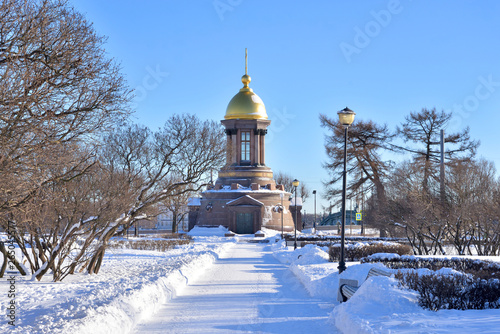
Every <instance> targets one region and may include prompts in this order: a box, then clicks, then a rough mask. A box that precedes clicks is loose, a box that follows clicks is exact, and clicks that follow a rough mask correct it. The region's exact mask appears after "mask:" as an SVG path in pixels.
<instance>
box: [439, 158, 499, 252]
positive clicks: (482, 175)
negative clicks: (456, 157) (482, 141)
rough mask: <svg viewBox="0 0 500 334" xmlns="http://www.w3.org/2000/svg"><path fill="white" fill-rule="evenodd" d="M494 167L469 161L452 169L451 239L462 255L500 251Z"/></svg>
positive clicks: (448, 236)
mask: <svg viewBox="0 0 500 334" xmlns="http://www.w3.org/2000/svg"><path fill="white" fill-rule="evenodd" d="M495 174H496V171H495V167H494V165H493V163H491V162H489V161H486V160H480V161H467V162H459V163H456V164H453V166H452V167H451V168H450V172H449V178H448V179H447V188H448V191H449V205H450V210H449V214H448V219H447V239H448V241H449V242H450V243H451V244H452V245H453V246H454V247H455V249H456V251H457V252H458V254H461V255H465V254H469V255H473V254H478V255H497V254H499V251H500V249H499V247H500V237H499V233H500V226H499V224H498V222H499V221H500V216H499V215H498V211H497V210H498V206H497V205H498V202H496V203H495V199H496V198H497V197H496V196H497V195H498V192H497V191H498V187H499V180H498V178H497V177H496V175H495Z"/></svg>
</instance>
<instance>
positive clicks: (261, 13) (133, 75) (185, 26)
mask: <svg viewBox="0 0 500 334" xmlns="http://www.w3.org/2000/svg"><path fill="white" fill-rule="evenodd" d="M71 3H72V4H73V5H74V6H75V8H76V9H77V10H79V11H80V12H82V13H84V14H85V15H86V17H87V19H88V20H89V21H92V22H93V23H94V27H95V29H96V30H97V32H98V33H99V34H101V35H106V36H108V43H107V44H106V50H107V52H108V53H109V55H110V56H111V57H113V58H115V59H116V60H118V61H119V62H120V63H121V65H122V67H123V73H124V74H125V76H126V78H127V80H128V82H129V84H130V86H131V87H132V88H135V89H136V95H137V96H136V99H135V101H134V106H135V109H136V112H135V114H134V119H135V121H136V122H138V123H141V124H145V125H147V126H149V127H151V128H153V129H156V128H158V127H160V126H161V125H162V124H163V123H164V122H165V120H166V119H167V118H169V117H170V116H171V115H172V114H174V113H194V114H197V115H198V116H199V117H200V118H201V119H215V120H220V119H223V117H224V114H225V110H226V107H227V104H228V103H229V101H230V99H231V98H232V97H233V96H234V95H235V94H236V93H237V92H238V90H239V89H240V88H241V81H240V78H241V76H242V75H243V74H244V53H245V48H248V58H249V60H248V72H249V75H250V76H251V77H252V83H251V84H250V86H251V87H252V88H253V89H254V92H255V93H257V94H258V95H259V96H260V97H261V98H262V100H263V101H264V103H265V105H266V109H267V112H268V115H269V118H270V119H271V121H272V123H271V126H270V127H269V133H268V137H267V143H266V163H267V165H268V166H270V167H271V168H272V169H273V170H274V171H278V170H281V171H284V172H287V173H289V174H291V175H292V176H294V177H296V178H297V179H299V180H300V181H303V182H306V183H307V184H308V186H309V188H310V189H311V190H312V189H317V190H318V211H320V210H321V209H320V205H321V204H326V202H325V201H324V200H323V197H322V193H323V186H322V181H323V180H325V179H327V173H326V171H325V170H324V169H323V168H322V163H323V162H324V161H325V159H326V156H325V153H324V136H325V133H326V132H325V130H324V129H323V128H321V127H320V123H319V118H318V115H319V114H320V113H324V114H327V115H331V116H332V117H337V116H336V112H337V111H338V110H341V109H343V108H344V107H345V106H348V107H349V108H350V109H352V110H354V111H355V112H356V113H357V116H356V117H357V119H364V120H369V119H371V120H373V121H376V122H378V123H386V124H388V125H389V126H390V127H391V128H394V127H395V126H396V125H398V124H400V123H401V122H402V121H403V120H404V117H405V116H406V115H408V114H409V113H410V111H419V110H420V109H422V108H424V107H426V108H434V107H435V108H437V109H438V110H441V109H444V110H448V111H451V110H452V111H454V112H455V113H456V116H455V118H454V119H453V121H452V124H450V127H449V128H448V129H446V131H447V132H452V131H453V130H455V131H456V130H459V129H462V128H463V127H466V126H469V127H470V129H471V135H472V137H473V138H474V139H478V140H480V141H481V146H480V148H479V152H478V153H479V156H480V157H484V158H486V159H488V160H492V161H494V162H495V164H496V166H497V168H498V167H500V149H498V147H497V146H496V145H498V143H499V141H500V135H499V132H500V129H499V124H500V66H499V65H500V64H499V61H500V20H498V14H499V13H500V2H498V1H409V0H401V1H351V2H347V1H332V0H321V1H290V0H288V1H282V0H274V1H269V0H252V1H250V0H215V1H214V0H199V1H195V0H191V1H186V0H175V1H174V0H172V1H166V0H165V1H160V0H157V1H139V0H137V1H125V0H122V1H115V0H107V1H89V0H72V1H71ZM405 158H409V156H408V157H405V156H400V157H398V159H405ZM305 209H306V210H307V212H312V211H313V200H312V198H310V199H308V200H307V201H306V203H305Z"/></svg>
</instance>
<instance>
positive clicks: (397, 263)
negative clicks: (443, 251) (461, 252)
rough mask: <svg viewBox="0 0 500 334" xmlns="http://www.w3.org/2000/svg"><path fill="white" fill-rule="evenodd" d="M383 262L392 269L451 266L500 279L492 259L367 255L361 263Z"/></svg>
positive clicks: (458, 269) (477, 274) (499, 273)
mask: <svg viewBox="0 0 500 334" xmlns="http://www.w3.org/2000/svg"><path fill="white" fill-rule="evenodd" d="M368 262H369V263H374V262H381V263H383V264H384V265H385V266H386V267H388V268H391V269H403V268H405V269H420V268H427V269H430V270H433V271H436V270H439V269H441V268H451V269H454V270H456V271H461V272H463V273H467V274H471V275H472V276H474V277H476V278H480V279H486V280H488V279H493V278H496V279H500V264H498V263H495V262H491V261H482V260H477V259H467V258H457V257H455V258H444V259H443V258H428V257H415V256H401V257H391V258H383V257H380V256H376V257H373V256H372V257H370V256H368V257H366V258H364V259H361V263H368Z"/></svg>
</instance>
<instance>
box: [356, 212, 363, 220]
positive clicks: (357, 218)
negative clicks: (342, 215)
mask: <svg viewBox="0 0 500 334" xmlns="http://www.w3.org/2000/svg"><path fill="white" fill-rule="evenodd" d="M356 220H363V217H362V214H361V212H358V213H356Z"/></svg>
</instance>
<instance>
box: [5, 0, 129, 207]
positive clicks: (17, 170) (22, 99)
mask: <svg viewBox="0 0 500 334" xmlns="http://www.w3.org/2000/svg"><path fill="white" fill-rule="evenodd" d="M0 22H1V27H0V80H1V82H2V85H0V178H1V179H2V180H5V181H4V182H1V183H0V194H1V195H0V211H4V212H5V211H6V210H9V209H10V208H14V207H18V206H21V205H23V203H25V202H26V201H28V200H29V199H30V198H32V197H33V196H35V195H36V193H37V189H39V188H40V187H42V186H43V185H47V184H50V183H51V182H57V181H58V180H61V179H64V178H66V177H68V176H69V175H71V174H72V173H73V171H72V170H73V169H81V163H82V161H77V162H76V164H75V165H72V164H68V165H67V166H66V168H64V169H61V170H60V171H59V172H60V173H61V174H50V173H46V170H47V168H46V166H47V165H49V164H50V163H51V162H53V161H56V160H57V156H55V155H54V154H53V153H52V152H54V151H57V150H58V148H57V147H58V146H60V145H64V144H65V143H70V142H76V141H87V142H88V141H89V140H90V139H91V138H92V136H93V135H98V134H99V132H100V131H102V130H103V129H106V128H107V127H109V126H110V125H111V124H114V123H115V122H117V121H119V120H120V119H122V118H123V117H124V116H126V115H127V113H128V110H127V103H128V102H129V99H130V97H131V95H130V91H129V90H128V89H127V87H126V84H125V81H124V79H123V77H122V75H121V74H120V72H119V67H118V66H117V65H116V64H115V63H114V62H113V61H112V60H110V59H107V57H106V55H105V51H104V48H103V44H104V42H105V38H103V37H100V36H98V35H97V34H96V33H95V31H94V30H93V28H92V26H91V24H90V23H89V22H88V21H86V20H85V18H84V17H83V16H82V15H81V14H79V13H78V12H76V11H75V10H74V9H73V8H72V7H70V6H69V5H67V2H66V1H58V0H44V1H21V0H5V1H2V3H1V4H0Z"/></svg>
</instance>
